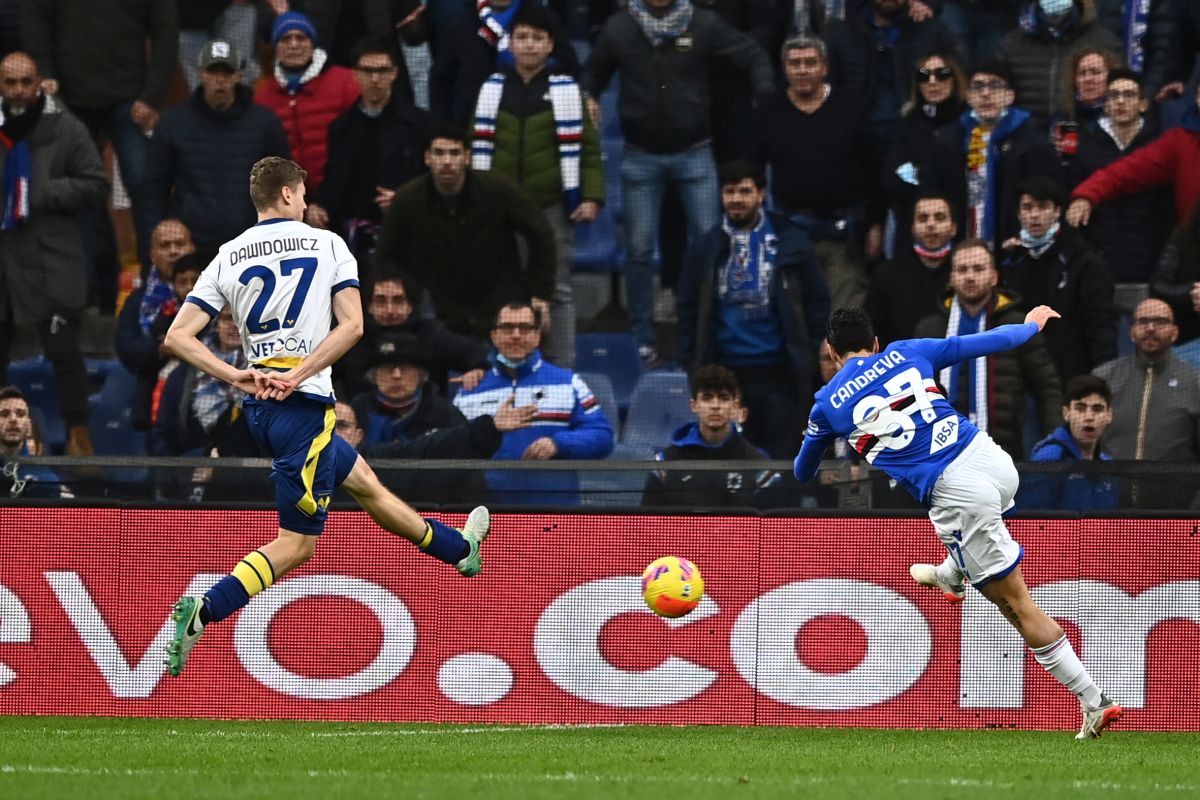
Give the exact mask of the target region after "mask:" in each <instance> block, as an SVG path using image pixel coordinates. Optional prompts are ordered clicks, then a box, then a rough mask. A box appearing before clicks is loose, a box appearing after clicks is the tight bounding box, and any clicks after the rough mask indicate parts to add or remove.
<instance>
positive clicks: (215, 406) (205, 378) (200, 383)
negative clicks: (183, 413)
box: [192, 334, 246, 433]
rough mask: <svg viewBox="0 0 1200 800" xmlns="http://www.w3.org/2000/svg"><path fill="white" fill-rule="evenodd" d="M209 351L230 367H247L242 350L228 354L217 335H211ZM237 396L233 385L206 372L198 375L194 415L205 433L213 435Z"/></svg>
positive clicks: (193, 397)
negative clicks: (219, 342)
mask: <svg viewBox="0 0 1200 800" xmlns="http://www.w3.org/2000/svg"><path fill="white" fill-rule="evenodd" d="M211 336H212V338H211V340H210V341H209V344H208V349H209V352H211V353H212V354H213V355H214V356H216V357H217V358H219V359H220V360H221V361H224V362H225V363H226V364H229V365H230V366H233V367H237V368H238V369H242V368H244V367H245V366H246V357H245V354H244V353H243V352H242V348H240V347H237V348H234V349H233V350H230V351H228V352H226V351H224V350H222V349H221V348H220V345H218V343H217V339H216V334H212V335H211ZM235 395H236V396H240V392H237V391H236V390H235V389H234V388H233V387H232V386H231V385H229V384H227V383H225V382H224V381H222V380H219V379H217V378H214V377H212V376H210V375H208V374H206V373H204V372H200V371H197V373H196V388H195V390H194V391H193V392H192V413H193V414H195V415H196V421H197V422H199V423H200V427H201V428H203V429H204V432H205V433H211V432H212V430H213V428H214V427H216V424H217V422H218V421H219V420H220V419H221V416H222V415H223V414H224V413H225V412H226V411H228V410H229V408H230V407H231V406H232V405H233V404H234V402H235Z"/></svg>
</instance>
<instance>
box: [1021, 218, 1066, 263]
mask: <svg viewBox="0 0 1200 800" xmlns="http://www.w3.org/2000/svg"><path fill="white" fill-rule="evenodd" d="M1058 226H1059V223H1058V222H1055V223H1054V224H1053V225H1051V226H1050V227H1049V228H1047V229H1046V232H1045V233H1043V234H1042V235H1041V236H1034V235H1033V234H1032V233H1030V232H1029V231H1027V230H1025V229H1024V228H1021V233H1020V238H1021V247H1024V248H1025V249H1026V250H1028V251H1029V255H1031V256H1033V257H1034V258H1041V257H1042V256H1043V255H1044V254H1045V252H1046V251H1047V250H1049V249H1050V248H1051V247H1053V246H1054V240H1055V238H1057V236H1058Z"/></svg>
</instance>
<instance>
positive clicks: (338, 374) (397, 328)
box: [333, 314, 491, 397]
mask: <svg viewBox="0 0 1200 800" xmlns="http://www.w3.org/2000/svg"><path fill="white" fill-rule="evenodd" d="M398 333H408V334H412V335H414V336H416V337H417V343H418V346H419V347H420V349H421V353H422V354H424V356H425V360H426V363H427V374H428V375H429V380H430V381H431V382H432V383H433V384H434V385H435V386H436V387H438V388H440V390H441V391H442V392H443V393H444V392H445V389H446V380H447V373H448V372H451V371H453V372H460V373H461V372H468V371H470V370H473V369H487V366H488V351H489V350H490V349H491V346H490V345H488V344H487V343H485V341H484V340H483V339H476V338H472V337H469V336H463V335H461V334H458V333H454V332H453V331H449V330H447V329H446V326H445V325H443V324H442V322H441V321H440V320H436V319H425V318H419V317H417V316H416V315H415V314H414V315H413V316H411V317H409V318H408V321H406V322H405V323H404V324H402V325H380V324H379V323H378V322H376V321H375V319H374V317H372V316H370V315H369V314H368V315H367V317H366V319H365V330H364V331H363V335H362V338H361V339H359V340H358V341H357V342H356V343H355V345H354V347H352V348H350V351H349V352H348V353H346V355H344V356H342V357H341V358H340V359H338V361H337V362H336V363H335V364H334V365H333V373H334V377H335V378H337V379H339V380H340V381H341V383H342V386H343V387H344V388H345V390H346V395H347V396H348V397H356V396H358V395H359V394H361V393H363V392H368V391H374V390H375V384H374V382H373V381H372V378H371V374H370V373H371V359H372V358H373V356H374V354H375V347H376V344H377V343H378V341H379V340H380V339H381V338H383V337H384V336H394V335H396V334H398Z"/></svg>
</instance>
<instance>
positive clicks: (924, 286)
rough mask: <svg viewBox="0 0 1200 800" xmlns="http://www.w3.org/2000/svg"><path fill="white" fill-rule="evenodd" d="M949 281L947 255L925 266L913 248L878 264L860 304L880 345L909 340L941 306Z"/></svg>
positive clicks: (948, 259)
mask: <svg viewBox="0 0 1200 800" xmlns="http://www.w3.org/2000/svg"><path fill="white" fill-rule="evenodd" d="M949 280H950V256H946V257H945V258H944V259H942V262H941V264H939V265H938V266H937V267H934V268H933V269H930V268H929V267H927V266H925V264H924V263H922V262H921V259H920V258H918V257H917V254H916V253H914V252H913V251H912V248H911V247H910V248H909V249H907V250H905V251H902V252H899V253H897V254H896V257H895V258H893V259H891V260H890V261H886V262H884V263H882V264H880V265H878V266H877V267H875V272H874V274H872V276H871V285H870V286H869V287H868V288H867V298H866V300H865V301H864V303H863V307H864V308H865V309H866V311H867V314H869V315H870V317H871V322H872V323H874V325H875V335H877V336H878V337H879V346H880V347H885V346H887V345H889V344H891V343H892V342H895V341H899V340H901V339H911V338H913V336H914V335H915V331H916V329H917V324H918V323H919V322H920V321H921V320H923V319H925V317H927V316H929V315H930V314H936V313H937V312H938V309H940V308H942V306H943V298H944V296H945V293H946V286H947V284H948V283H949Z"/></svg>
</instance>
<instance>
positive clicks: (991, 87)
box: [967, 81, 1008, 92]
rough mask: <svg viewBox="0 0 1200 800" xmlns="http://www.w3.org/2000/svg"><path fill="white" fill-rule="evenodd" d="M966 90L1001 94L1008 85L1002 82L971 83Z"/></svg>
mask: <svg viewBox="0 0 1200 800" xmlns="http://www.w3.org/2000/svg"><path fill="white" fill-rule="evenodd" d="M967 88H969V89H970V90H971V91H972V92H1003V91H1004V90H1006V89H1007V88H1008V84H1007V83H1005V82H1004V81H971V85H970V86H968V87H967Z"/></svg>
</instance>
